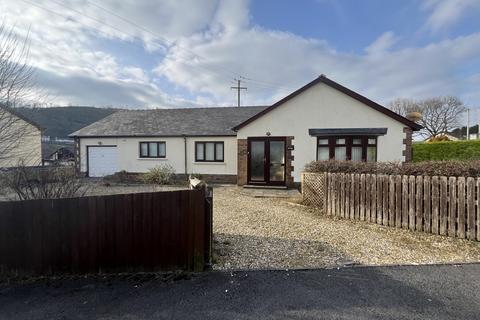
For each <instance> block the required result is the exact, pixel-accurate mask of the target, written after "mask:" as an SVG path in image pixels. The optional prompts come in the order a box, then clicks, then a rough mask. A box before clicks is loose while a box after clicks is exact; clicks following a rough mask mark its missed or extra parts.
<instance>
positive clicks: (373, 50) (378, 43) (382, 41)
mask: <svg viewBox="0 0 480 320" xmlns="http://www.w3.org/2000/svg"><path fill="white" fill-rule="evenodd" d="M397 41H398V38H397V37H396V36H395V34H394V33H393V32H392V31H388V32H384V33H382V34H381V35H380V36H379V37H378V38H377V39H376V40H375V41H374V42H373V43H372V44H370V45H369V46H368V47H367V48H366V49H365V51H366V52H367V53H368V54H380V53H384V52H385V51H387V50H389V49H390V48H391V47H392V46H393V45H394V44H395V43H396V42H397Z"/></svg>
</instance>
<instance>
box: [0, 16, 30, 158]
mask: <svg viewBox="0 0 480 320" xmlns="http://www.w3.org/2000/svg"><path fill="white" fill-rule="evenodd" d="M28 57H29V41H28V37H26V38H25V39H24V40H22V41H21V40H19V38H18V37H17V35H16V34H15V32H14V30H13V28H7V27H6V26H5V25H4V24H1V25H0V160H5V159H8V158H9V157H11V156H12V152H14V150H16V148H17V146H18V144H19V143H20V142H21V138H25V137H27V136H28V135H29V134H32V126H31V125H30V124H29V123H28V122H26V121H24V120H23V119H22V118H21V117H19V116H18V115H17V114H16V112H15V111H14V109H15V108H16V107H17V106H19V105H22V104H27V103H31V101H35V99H37V98H38V97H39V95H38V94H39V92H38V90H37V89H36V88H35V85H34V70H33V68H32V67H31V66H30V65H29V63H28V62H29V61H28V60H29V59H28Z"/></svg>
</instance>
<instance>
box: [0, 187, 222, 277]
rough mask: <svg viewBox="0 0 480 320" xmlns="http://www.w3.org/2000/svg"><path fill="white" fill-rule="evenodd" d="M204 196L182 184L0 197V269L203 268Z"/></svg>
mask: <svg viewBox="0 0 480 320" xmlns="http://www.w3.org/2000/svg"><path fill="white" fill-rule="evenodd" d="M211 199H212V196H211V195H210V196H209V198H206V197H205V192H204V191H203V190H202V191H201V190H182V191H171V192H154V193H137V194H121V195H109V196H96V197H83V198H71V199H56V200H32V201H14V202H0V272H1V273H2V274H4V275H17V274H18V275H45V274H46V275H49V274H61V273H77V274H86V273H98V272H129V271H160V270H174V269H186V270H196V271H199V270H203V268H204V267H205V266H206V265H207V264H209V263H210V262H211V261H210V259H211V248H212V246H211V237H212V209H213V206H212V202H211Z"/></svg>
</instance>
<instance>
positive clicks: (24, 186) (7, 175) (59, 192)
mask: <svg viewBox="0 0 480 320" xmlns="http://www.w3.org/2000/svg"><path fill="white" fill-rule="evenodd" d="M0 186H2V188H4V189H6V190H5V191H11V192H13V193H15V194H16V196H17V198H18V199H19V200H32V199H58V198H72V197H80V196H84V195H85V193H86V192H87V190H88V188H87V186H86V185H84V184H83V183H82V181H81V180H80V179H78V177H77V175H76V174H75V169H74V168H67V167H59V168H52V167H46V168H32V167H27V166H23V165H22V166H19V167H17V168H14V169H11V170H8V171H7V172H3V173H0Z"/></svg>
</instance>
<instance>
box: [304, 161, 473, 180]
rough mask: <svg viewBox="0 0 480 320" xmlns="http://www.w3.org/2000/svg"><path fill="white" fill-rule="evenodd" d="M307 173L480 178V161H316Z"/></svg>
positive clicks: (307, 166)
mask: <svg viewBox="0 0 480 320" xmlns="http://www.w3.org/2000/svg"><path fill="white" fill-rule="evenodd" d="M305 171H306V172H343V173H376V174H399V175H413V176H421V175H426V176H455V177H460V176H465V177H480V160H474V161H460V160H456V161H425V162H417V163H412V162H411V163H400V162H353V161H314V162H311V163H309V164H307V165H306V166H305Z"/></svg>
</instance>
